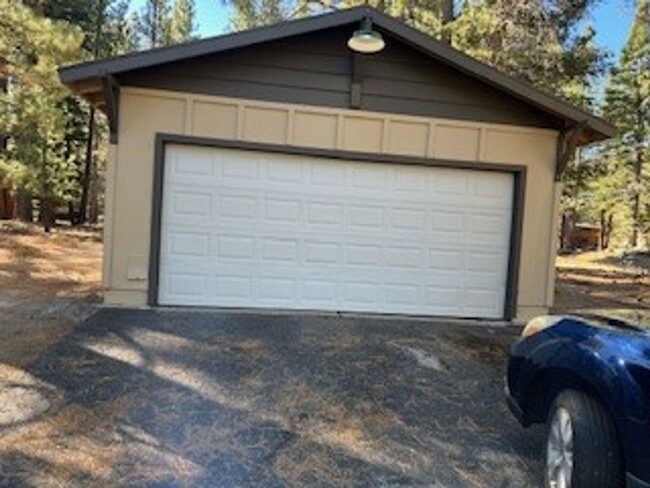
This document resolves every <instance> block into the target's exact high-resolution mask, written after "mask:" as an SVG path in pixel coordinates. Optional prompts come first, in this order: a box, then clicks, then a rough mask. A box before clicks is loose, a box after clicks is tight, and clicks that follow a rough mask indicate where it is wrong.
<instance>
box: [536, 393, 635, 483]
mask: <svg viewBox="0 0 650 488" xmlns="http://www.w3.org/2000/svg"><path fill="white" fill-rule="evenodd" d="M545 458H546V459H545V460H546V482H545V486H546V488H595V487H598V488H621V487H622V486H623V462H622V457H621V450H620V446H619V443H618V438H617V436H616V429H615V427H614V424H613V423H612V421H611V419H610V417H609V415H608V413H607V412H606V411H605V409H604V408H603V406H602V405H601V404H600V403H599V402H598V401H596V400H594V399H593V398H592V397H590V396H588V395H585V394H584V393H582V392H579V391H576V390H564V391H562V392H561V393H560V394H559V395H558V396H557V397H556V398H555V400H554V402H553V404H552V406H551V409H550V411H549V416H548V435H547V441H546V452H545Z"/></svg>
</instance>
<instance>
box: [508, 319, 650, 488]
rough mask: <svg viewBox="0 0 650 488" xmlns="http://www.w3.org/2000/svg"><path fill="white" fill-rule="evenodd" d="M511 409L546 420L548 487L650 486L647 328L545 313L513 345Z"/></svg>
mask: <svg viewBox="0 0 650 488" xmlns="http://www.w3.org/2000/svg"><path fill="white" fill-rule="evenodd" d="M506 396H507V399H508V404H509V406H510V410H511V411H512V412H513V413H514V414H515V416H516V417H517V418H518V419H519V421H520V422H521V424H522V425H524V426H525V427H527V426H529V425H531V424H535V423H547V426H548V427H547V436H546V448H545V450H544V457H545V469H544V471H545V485H544V486H545V487H546V488H622V487H627V488H650V334H649V333H648V332H647V331H644V330H642V329H640V328H637V327H634V326H632V325H630V324H628V323H626V322H621V321H618V320H613V319H603V318H593V317H591V318H588V317H572V316H544V317H538V318H536V319H534V320H532V321H531V322H529V323H528V325H527V326H526V327H525V328H524V330H523V333H522V337H521V338H520V339H519V340H518V341H517V342H516V343H515V344H514V345H513V346H512V348H511V351H510V359H509V363H508V373H507V379H506Z"/></svg>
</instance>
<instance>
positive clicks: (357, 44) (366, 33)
mask: <svg viewBox="0 0 650 488" xmlns="http://www.w3.org/2000/svg"><path fill="white" fill-rule="evenodd" d="M385 46H386V43H385V42H384V38H383V37H382V36H381V34H380V33H379V32H377V31H375V30H373V29H372V20H370V17H366V18H365V19H363V20H362V21H361V28H360V29H359V30H356V31H354V33H353V34H352V36H351V37H350V39H348V47H349V48H350V49H352V50H353V51H356V52H358V53H363V54H374V53H378V52H379V51H381V50H382V49H384V47H385Z"/></svg>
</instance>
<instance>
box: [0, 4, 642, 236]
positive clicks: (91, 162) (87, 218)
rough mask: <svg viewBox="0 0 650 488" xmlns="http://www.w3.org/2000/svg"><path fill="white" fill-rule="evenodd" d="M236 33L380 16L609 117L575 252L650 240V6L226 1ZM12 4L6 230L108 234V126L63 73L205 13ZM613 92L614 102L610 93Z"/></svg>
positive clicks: (595, 149)
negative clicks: (610, 27) (344, 16)
mask: <svg viewBox="0 0 650 488" xmlns="http://www.w3.org/2000/svg"><path fill="white" fill-rule="evenodd" d="M598 1H623V2H625V1H627V2H628V7H629V8H633V9H634V12H635V14H634V21H633V24H632V27H631V29H630V32H629V35H628V39H627V42H626V44H625V46H624V48H623V50H622V52H621V53H609V52H606V51H605V50H603V49H602V48H601V47H599V46H597V45H596V43H595V34H596V31H595V27H594V26H593V25H591V24H590V23H589V21H588V19H589V14H590V12H591V10H592V9H593V8H594V5H595V4H596V3H597V2H598ZM214 2H215V6H216V7H221V8H225V7H226V6H229V7H230V11H231V12H232V15H231V19H230V26H231V29H232V30H234V31H235V30H242V29H247V28H251V27H255V26H260V25H267V24H273V23H277V22H282V21H285V20H288V19H293V18H298V17H304V16H309V15H314V14H318V13H322V12H326V11H331V10H336V9H342V8H347V7H351V6H354V5H358V4H362V3H363V4H370V5H372V6H374V7H376V8H378V9H379V10H382V11H384V12H386V13H387V14H389V15H391V16H393V17H395V18H398V19H401V20H403V21H404V22H406V23H408V24H410V25H412V26H413V27H415V28H417V29H419V30H421V31H423V32H425V33H427V34H430V35H432V36H434V37H436V38H438V39H440V40H442V41H444V42H448V43H450V44H451V45H452V46H454V47H455V48H457V49H459V50H461V51H463V52H465V53H467V54H469V55H471V56H473V57H475V58H477V59H480V60H482V61H484V62H486V63H488V64H490V65H492V66H494V67H496V68H498V69H500V70H502V71H504V72H506V73H508V74H510V75H512V76H515V77H516V78H518V79H520V80H523V81H526V82H528V83H531V84H533V85H535V86H536V87H538V88H540V89H542V90H544V91H546V92H549V93H551V94H554V95H556V96H559V97H561V98H564V99H566V100H568V101H570V102H571V103H573V104H575V105H577V106H579V107H582V108H584V109H586V110H589V111H592V112H595V113H597V114H599V115H602V116H604V117H605V118H607V119H608V120H609V121H611V122H612V123H614V124H615V125H616V127H617V128H618V135H617V137H616V138H613V139H610V140H608V141H605V142H603V143H600V144H594V145H592V146H589V147H586V148H582V149H581V150H580V151H578V152H577V153H576V155H575V157H574V158H573V159H572V161H571V163H570V165H569V167H568V168H567V170H566V171H565V174H564V176H563V183H564V185H563V188H564V190H563V196H562V225H561V228H562V229H563V231H562V232H561V235H562V239H563V240H564V241H565V242H564V244H566V245H569V244H570V242H568V241H569V240H570V235H571V231H572V229H574V228H576V226H578V224H583V225H584V224H589V225H591V226H592V227H593V228H597V229H598V245H599V246H601V247H607V246H613V247H617V248H647V246H648V241H649V239H650V195H649V193H650V192H649V191H648V190H649V188H650V6H649V5H650V0H636V2H634V1H633V0H462V1H458V0H457V1H455V2H454V0H370V1H357V0H351V1H349V0H333V1H330V0H319V1H307V0H214ZM130 7H131V6H130V2H129V0H0V104H1V108H0V218H2V217H3V215H4V217H11V218H18V219H21V220H26V221H32V220H33V219H38V220H39V221H40V222H41V223H42V224H43V226H44V227H45V228H46V229H49V228H51V227H52V226H54V225H55V223H56V222H57V220H58V219H61V220H63V219H65V220H67V221H69V223H70V224H72V225H84V224H95V223H97V222H98V221H100V220H101V211H102V202H103V176H102V175H103V168H104V167H105V164H106V157H107V146H108V137H107V127H106V121H105V119H104V116H103V115H102V114H101V113H99V112H97V111H96V110H95V109H93V107H90V106H89V105H88V104H87V103H85V102H83V101H81V100H79V99H77V98H75V97H73V96H72V95H71V93H70V92H69V91H68V90H67V89H66V88H65V87H64V86H63V85H61V83H60V81H59V78H58V73H57V68H58V67H60V66H62V65H67V64H72V63H76V62H82V61H88V60H93V59H99V58H104V57H107V56H114V55H119V54H124V53H128V52H132V51H137V50H141V49H148V48H151V47H158V46H166V45H171V44H175V43H179V42H185V41H188V40H192V39H193V38H194V37H195V32H196V18H195V17H196V14H195V6H194V1H193V0H146V1H145V2H144V4H143V5H142V6H141V7H140V8H139V9H138V10H135V11H134V10H133V9H132V8H130ZM603 87H604V88H603Z"/></svg>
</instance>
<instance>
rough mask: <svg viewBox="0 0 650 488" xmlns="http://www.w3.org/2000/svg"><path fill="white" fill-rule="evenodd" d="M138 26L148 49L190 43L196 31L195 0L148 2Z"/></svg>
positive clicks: (139, 15) (141, 12) (152, 0)
mask: <svg viewBox="0 0 650 488" xmlns="http://www.w3.org/2000/svg"><path fill="white" fill-rule="evenodd" d="M136 26H137V27H136V28H137V32H138V34H139V35H140V37H141V39H142V40H143V41H144V47H146V48H152V47H160V46H169V45H171V44H176V43H179V42H185V41H188V40H190V39H191V38H192V33H193V32H194V29H195V7H194V0H175V1H174V2H173V4H172V3H171V2H170V1H169V0H147V1H146V3H145V4H144V6H143V7H142V10H141V11H140V13H139V14H138V15H137V16H136Z"/></svg>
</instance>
